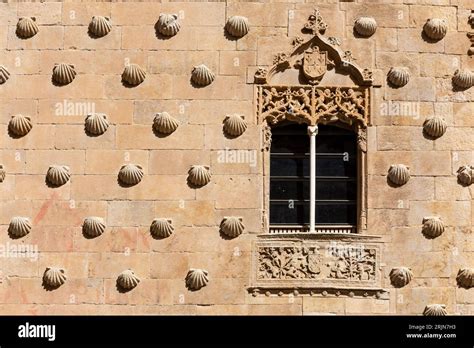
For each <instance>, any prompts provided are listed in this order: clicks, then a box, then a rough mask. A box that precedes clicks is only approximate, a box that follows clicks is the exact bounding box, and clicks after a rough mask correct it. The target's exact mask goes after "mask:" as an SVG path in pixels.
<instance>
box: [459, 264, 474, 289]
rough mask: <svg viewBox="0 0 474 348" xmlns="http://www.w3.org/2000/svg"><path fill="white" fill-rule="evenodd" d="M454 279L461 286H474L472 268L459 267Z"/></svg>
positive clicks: (473, 270)
mask: <svg viewBox="0 0 474 348" xmlns="http://www.w3.org/2000/svg"><path fill="white" fill-rule="evenodd" d="M456 281H457V283H458V285H459V286H460V287H461V288H465V289H470V288H472V287H474V268H462V269H460V270H459V272H458V275H457V277H456Z"/></svg>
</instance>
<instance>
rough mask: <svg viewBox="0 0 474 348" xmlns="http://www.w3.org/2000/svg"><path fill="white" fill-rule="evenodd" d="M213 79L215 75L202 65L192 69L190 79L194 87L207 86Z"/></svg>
mask: <svg viewBox="0 0 474 348" xmlns="http://www.w3.org/2000/svg"><path fill="white" fill-rule="evenodd" d="M215 78H216V75H215V74H214V73H213V72H212V71H211V69H209V68H208V67H207V66H205V65H204V64H201V65H198V66H195V67H194V68H193V71H192V76H191V79H192V81H193V82H194V83H195V84H196V85H199V86H208V85H210V84H211V83H212V81H214V79H215Z"/></svg>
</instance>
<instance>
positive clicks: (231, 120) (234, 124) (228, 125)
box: [224, 114, 247, 137]
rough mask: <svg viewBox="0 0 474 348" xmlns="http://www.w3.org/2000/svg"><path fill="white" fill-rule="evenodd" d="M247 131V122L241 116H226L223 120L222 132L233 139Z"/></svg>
mask: <svg viewBox="0 0 474 348" xmlns="http://www.w3.org/2000/svg"><path fill="white" fill-rule="evenodd" d="M246 130H247V122H245V117H244V116H243V115H235V114H234V115H228V116H226V118H225V119H224V131H225V132H226V133H227V134H228V135H230V136H233V137H238V136H240V135H242V134H244V132H245V131H246Z"/></svg>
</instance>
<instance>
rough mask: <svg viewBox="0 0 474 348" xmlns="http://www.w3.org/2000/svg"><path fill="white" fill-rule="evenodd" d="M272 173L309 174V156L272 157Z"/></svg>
mask: <svg viewBox="0 0 474 348" xmlns="http://www.w3.org/2000/svg"><path fill="white" fill-rule="evenodd" d="M270 175H271V176H272V177H274V176H295V177H304V176H309V156H307V157H305V158H291V157H276V156H274V157H272V158H271V159H270Z"/></svg>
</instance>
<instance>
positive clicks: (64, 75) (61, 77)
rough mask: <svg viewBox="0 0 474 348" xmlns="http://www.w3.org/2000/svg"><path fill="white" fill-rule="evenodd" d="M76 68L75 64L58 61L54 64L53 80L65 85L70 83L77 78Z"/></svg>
mask: <svg viewBox="0 0 474 348" xmlns="http://www.w3.org/2000/svg"><path fill="white" fill-rule="evenodd" d="M76 75H77V73H76V70H75V68H74V65H73V64H67V63H57V64H54V68H53V81H54V82H55V83H56V84H58V85H60V86H65V85H68V84H70V83H71V82H72V81H74V79H75V78H76Z"/></svg>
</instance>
